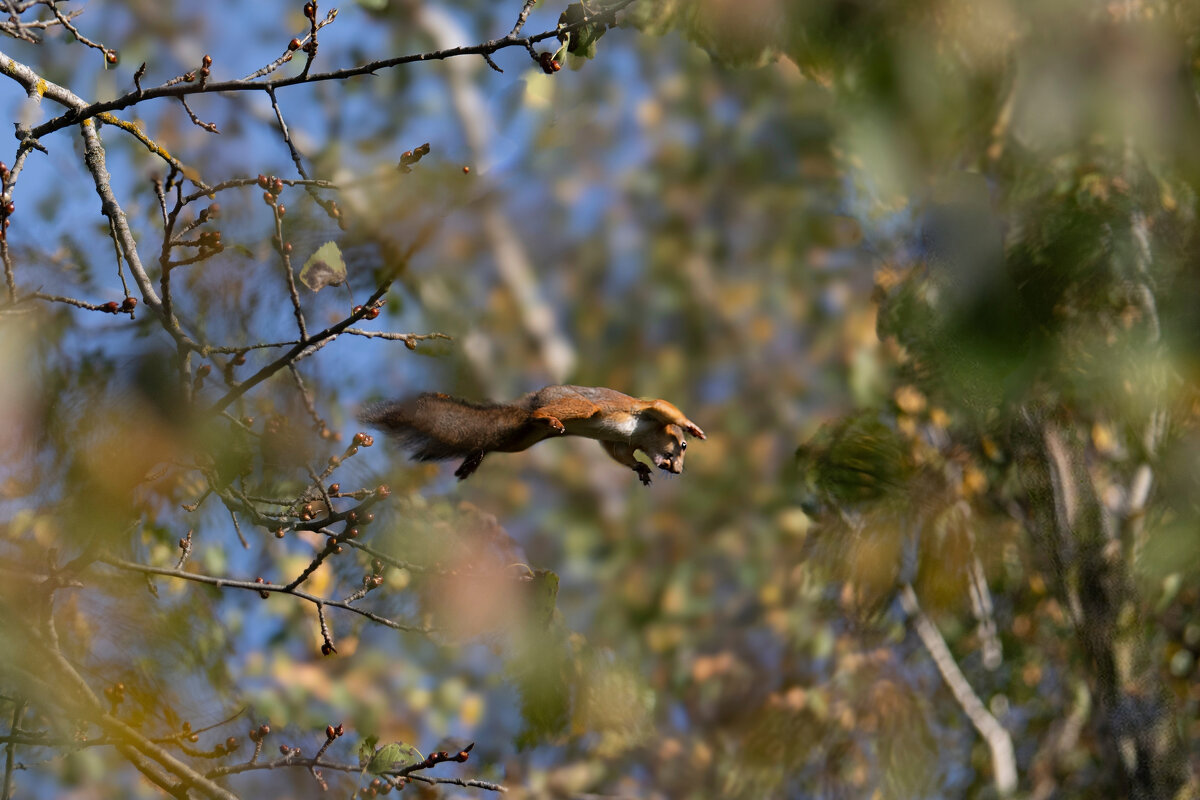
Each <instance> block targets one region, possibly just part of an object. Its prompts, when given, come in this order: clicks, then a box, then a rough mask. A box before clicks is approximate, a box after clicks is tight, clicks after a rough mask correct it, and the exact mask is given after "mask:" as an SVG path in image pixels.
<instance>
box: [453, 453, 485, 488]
mask: <svg viewBox="0 0 1200 800" xmlns="http://www.w3.org/2000/svg"><path fill="white" fill-rule="evenodd" d="M485 455H487V453H486V452H484V451H482V450H481V451H479V452H476V453H471V455H469V456H467V457H466V458H465V459H463V463H462V464H460V465H459V467H458V469H456V470H454V477H456V478H458V479H459V480H460V481H465V480H466V479H467V478H469V477H471V473H473V472H474V471H475V470H477V469H479V465H480V464H482V463H483V457H484V456H485Z"/></svg>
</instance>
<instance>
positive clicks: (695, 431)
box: [681, 419, 708, 439]
mask: <svg viewBox="0 0 1200 800" xmlns="http://www.w3.org/2000/svg"><path fill="white" fill-rule="evenodd" d="M681 427H682V428H683V429H684V430H685V431H687V432H688V433H690V434H691V435H692V436H695V437H696V438H697V439H707V438H708V437H707V436H705V435H704V431H702V430H700V426H699V425H697V424H696V423H694V422H692V421H691V420H690V419H684V421H683V425H682V426H681Z"/></svg>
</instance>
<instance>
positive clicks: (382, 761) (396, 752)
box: [367, 742, 425, 775]
mask: <svg viewBox="0 0 1200 800" xmlns="http://www.w3.org/2000/svg"><path fill="white" fill-rule="evenodd" d="M424 760H425V756H423V755H421V751H420V750H418V749H417V748H415V747H413V746H412V745H411V744H406V743H404V742H392V743H391V744H385V745H384V746H383V747H381V748H379V749H378V750H376V751H375V755H374V756H372V758H371V762H370V763H369V764H367V772H370V773H371V774H372V775H383V774H384V773H391V772H399V771H400V770H402V769H404V768H405V767H411V766H412V765H413V764H420V763H421V762H422V761H424Z"/></svg>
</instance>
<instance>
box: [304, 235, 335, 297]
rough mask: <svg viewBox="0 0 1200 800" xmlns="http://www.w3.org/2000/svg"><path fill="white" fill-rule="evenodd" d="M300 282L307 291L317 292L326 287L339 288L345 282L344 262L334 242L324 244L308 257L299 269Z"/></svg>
mask: <svg viewBox="0 0 1200 800" xmlns="http://www.w3.org/2000/svg"><path fill="white" fill-rule="evenodd" d="M300 280H301V281H302V282H303V283H304V285H305V286H307V287H308V288H309V289H311V290H313V291H314V292H319V291H321V290H322V289H324V288H325V287H326V286H341V285H342V283H343V282H345V280H346V262H345V260H343V259H342V250H341V248H339V247H338V246H337V244H336V243H335V242H326V243H325V244H323V245H321V246H320V247H318V248H317V252H315V253H313V254H312V255H311V256H309V257H308V260H307V261H305V262H304V266H303V267H302V268H301V269H300Z"/></svg>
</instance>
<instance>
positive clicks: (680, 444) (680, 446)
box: [679, 442, 687, 450]
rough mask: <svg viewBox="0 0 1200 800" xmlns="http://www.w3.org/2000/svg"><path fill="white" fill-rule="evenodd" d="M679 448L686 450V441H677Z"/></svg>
mask: <svg viewBox="0 0 1200 800" xmlns="http://www.w3.org/2000/svg"><path fill="white" fill-rule="evenodd" d="M679 449H680V450H687V442H680V443H679Z"/></svg>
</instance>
